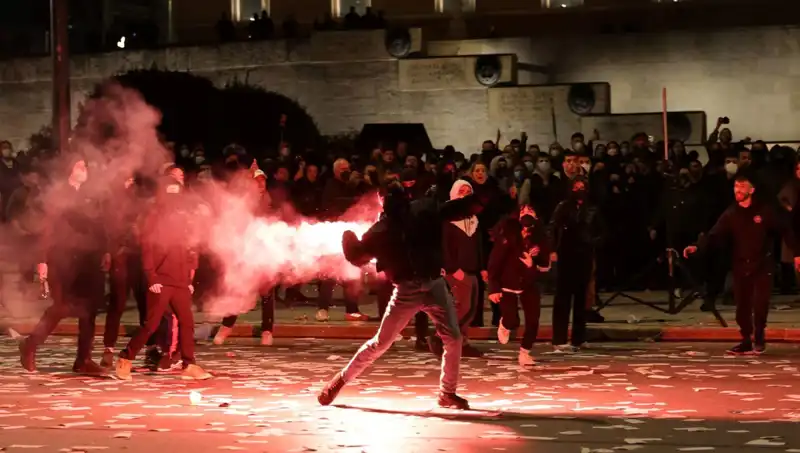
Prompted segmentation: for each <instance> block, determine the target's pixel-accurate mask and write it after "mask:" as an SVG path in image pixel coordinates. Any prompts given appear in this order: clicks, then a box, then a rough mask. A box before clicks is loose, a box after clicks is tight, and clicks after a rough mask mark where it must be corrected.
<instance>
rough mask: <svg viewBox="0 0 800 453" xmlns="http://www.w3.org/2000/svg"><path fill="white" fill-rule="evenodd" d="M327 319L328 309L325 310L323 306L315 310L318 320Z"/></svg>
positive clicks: (323, 320)
mask: <svg viewBox="0 0 800 453" xmlns="http://www.w3.org/2000/svg"><path fill="white" fill-rule="evenodd" d="M328 319H330V318H329V317H328V310H325V309H324V308H323V309H320V310H317V321H319V322H325V321H327V320H328Z"/></svg>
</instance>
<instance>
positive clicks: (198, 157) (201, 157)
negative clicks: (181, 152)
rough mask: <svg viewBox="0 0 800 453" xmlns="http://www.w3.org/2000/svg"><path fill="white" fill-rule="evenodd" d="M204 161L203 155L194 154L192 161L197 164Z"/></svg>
mask: <svg viewBox="0 0 800 453" xmlns="http://www.w3.org/2000/svg"><path fill="white" fill-rule="evenodd" d="M205 161H206V158H205V157H203V156H194V163H196V164H197V165H200V164H202V163H203V162H205Z"/></svg>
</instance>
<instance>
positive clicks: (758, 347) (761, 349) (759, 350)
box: [752, 342, 767, 355]
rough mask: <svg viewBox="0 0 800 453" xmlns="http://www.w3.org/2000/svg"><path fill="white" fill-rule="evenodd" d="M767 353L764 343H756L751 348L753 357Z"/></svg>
mask: <svg viewBox="0 0 800 453" xmlns="http://www.w3.org/2000/svg"><path fill="white" fill-rule="evenodd" d="M765 352H767V344H766V343H764V342H756V344H755V346H753V353H752V354H753V355H761V354H763V353H765Z"/></svg>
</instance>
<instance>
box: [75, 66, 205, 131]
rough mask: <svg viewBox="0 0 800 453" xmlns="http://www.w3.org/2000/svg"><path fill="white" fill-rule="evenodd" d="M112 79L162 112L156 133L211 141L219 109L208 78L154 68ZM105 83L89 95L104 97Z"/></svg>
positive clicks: (131, 72)
mask: <svg viewBox="0 0 800 453" xmlns="http://www.w3.org/2000/svg"><path fill="white" fill-rule="evenodd" d="M112 80H113V81H114V82H117V83H119V84H120V85H122V86H123V87H126V88H131V89H134V90H136V91H138V92H139V93H141V95H142V97H143V98H144V100H145V101H146V102H147V103H148V104H150V105H152V106H153V107H155V108H157V109H158V110H159V111H160V112H161V115H162V118H161V125H160V126H159V132H160V133H161V134H162V135H164V137H166V139H167V140H169V141H174V142H176V143H186V144H194V143H204V144H205V143H209V144H210V143H213V142H214V136H213V132H214V131H213V130H212V129H213V128H212V127H211V125H212V124H214V121H215V118H214V115H215V111H217V110H218V109H217V108H216V105H217V102H218V97H219V90H217V88H215V87H214V84H213V83H212V82H211V81H210V80H208V79H205V78H203V77H199V76H196V75H194V74H190V73H188V72H177V71H159V70H157V69H145V70H135V71H130V72H127V73H125V74H122V75H119V76H116V77H114V78H113V79H112ZM106 83H107V82H106ZM104 86H105V84H100V85H98V86H96V87H95V90H94V92H93V93H92V95H91V97H92V98H98V97H100V96H103V95H104V92H105V89H104ZM79 123H80V120H79Z"/></svg>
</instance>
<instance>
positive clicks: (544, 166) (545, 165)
mask: <svg viewBox="0 0 800 453" xmlns="http://www.w3.org/2000/svg"><path fill="white" fill-rule="evenodd" d="M536 167H537V168H538V169H539V171H540V172H542V173H547V172H549V171H550V162H547V161H541V162H539V163H538V164H536Z"/></svg>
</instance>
